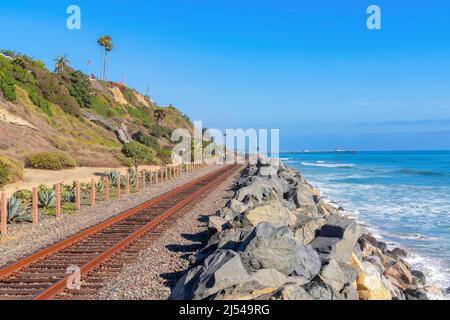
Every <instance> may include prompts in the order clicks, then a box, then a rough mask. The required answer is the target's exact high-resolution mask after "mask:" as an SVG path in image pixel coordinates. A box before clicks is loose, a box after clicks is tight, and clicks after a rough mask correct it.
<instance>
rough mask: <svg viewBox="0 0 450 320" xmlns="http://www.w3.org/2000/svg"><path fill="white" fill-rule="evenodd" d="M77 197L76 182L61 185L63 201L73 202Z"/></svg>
mask: <svg viewBox="0 0 450 320" xmlns="http://www.w3.org/2000/svg"><path fill="white" fill-rule="evenodd" d="M75 199H76V191H75V184H73V185H61V202H62V203H72V202H75Z"/></svg>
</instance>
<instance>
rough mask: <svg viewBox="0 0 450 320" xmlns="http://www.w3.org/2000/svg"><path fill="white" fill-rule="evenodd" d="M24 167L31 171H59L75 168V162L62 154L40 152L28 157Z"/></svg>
mask: <svg viewBox="0 0 450 320" xmlns="http://www.w3.org/2000/svg"><path fill="white" fill-rule="evenodd" d="M26 165H27V167H29V168H33V169H46V170H61V169H70V168H75V167H76V165H77V162H76V161H75V160H74V159H73V158H72V157H71V156H69V155H68V154H65V153H62V152H41V153H38V154H34V155H30V156H28V158H27V161H26Z"/></svg>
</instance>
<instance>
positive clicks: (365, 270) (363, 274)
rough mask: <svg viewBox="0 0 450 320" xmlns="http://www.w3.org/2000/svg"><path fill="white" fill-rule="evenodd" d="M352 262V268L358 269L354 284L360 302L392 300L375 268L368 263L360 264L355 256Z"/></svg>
mask: <svg viewBox="0 0 450 320" xmlns="http://www.w3.org/2000/svg"><path fill="white" fill-rule="evenodd" d="M352 261H353V263H354V266H355V267H357V268H358V269H359V275H358V279H357V280H356V284H357V290H358V293H359V297H360V299H361V300H392V294H391V292H390V291H389V290H388V289H387V288H386V287H385V285H384V284H383V281H382V279H381V275H380V274H379V273H378V270H377V268H376V267H375V266H373V265H372V264H370V263H369V262H360V261H359V260H358V258H357V257H356V256H355V255H353V257H352Z"/></svg>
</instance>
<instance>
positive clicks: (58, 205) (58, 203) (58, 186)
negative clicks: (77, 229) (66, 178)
mask: <svg viewBox="0 0 450 320" xmlns="http://www.w3.org/2000/svg"><path fill="white" fill-rule="evenodd" d="M55 198H56V201H55V202H56V204H55V216H56V218H57V219H59V218H61V184H60V183H57V184H55Z"/></svg>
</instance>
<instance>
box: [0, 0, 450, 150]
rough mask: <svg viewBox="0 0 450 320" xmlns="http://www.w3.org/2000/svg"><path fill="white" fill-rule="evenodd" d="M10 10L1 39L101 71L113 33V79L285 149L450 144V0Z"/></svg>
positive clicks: (28, 6)
mask: <svg viewBox="0 0 450 320" xmlns="http://www.w3.org/2000/svg"><path fill="white" fill-rule="evenodd" d="M71 4H76V5H79V6H80V7H81V10H82V29H81V30H77V31H70V30H68V29H67V28H66V18H67V16H68V15H67V14H66V8H67V6H68V5H71ZM370 4H377V5H379V6H380V7H381V10H382V30H377V31H370V30H368V29H367V28H366V19H367V14H366V9H367V7H368V6H369V5H370ZM0 14H1V19H0V47H1V48H5V49H14V50H17V51H20V52H22V53H25V54H28V55H30V56H33V57H35V58H37V59H40V60H42V61H44V62H45V63H47V64H48V65H49V66H51V65H52V61H53V58H54V57H55V56H57V55H61V54H64V53H67V54H68V56H69V59H70V61H71V62H72V64H73V66H74V67H76V68H79V69H82V70H83V71H85V72H87V71H88V68H87V66H86V65H85V61H86V60H88V59H89V60H91V61H92V62H93V71H94V72H95V73H98V70H99V56H100V50H99V48H98V46H97V44H96V39H97V37H98V36H100V35H103V34H106V33H108V34H110V35H111V36H112V37H113V40H114V42H115V50H114V51H113V53H112V55H111V71H110V78H111V80H115V81H121V80H122V79H123V77H124V76H125V75H126V76H127V79H128V84H129V85H130V86H132V87H135V88H136V89H138V90H140V91H142V92H145V89H146V87H147V85H148V86H149V88H150V94H151V96H152V97H153V98H154V99H155V100H156V101H157V102H158V103H160V104H162V105H168V104H169V103H171V104H173V105H175V106H177V107H178V108H180V109H181V110H182V111H184V112H186V113H187V114H188V115H189V116H190V117H191V119H193V120H202V121H203V122H204V124H205V126H207V127H214V128H219V129H225V128H268V129H270V128H279V129H280V130H281V148H282V150H285V151H287V150H298V149H328V148H346V147H348V148H357V149H360V150H392V149H394V150H395V149H397V150H403V149H450V41H449V35H450V2H449V1H446V0H434V1H432V2H430V1H418V0H409V1H405V0H396V1H392V0H390V1H381V0H372V1H364V0H357V1H356V0H355V1H350V0H347V1H344V0H341V1H325V0H316V1H300V0H279V1H261V0H260V1H254V0H157V1H156V0H145V1H144V0H142V1H133V0H130V1H111V0H110V1H103V0H96V1H84V0H83V1H75V0H71V1H62V0H57V1H56V0H46V1H32V0H1V1H0Z"/></svg>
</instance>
